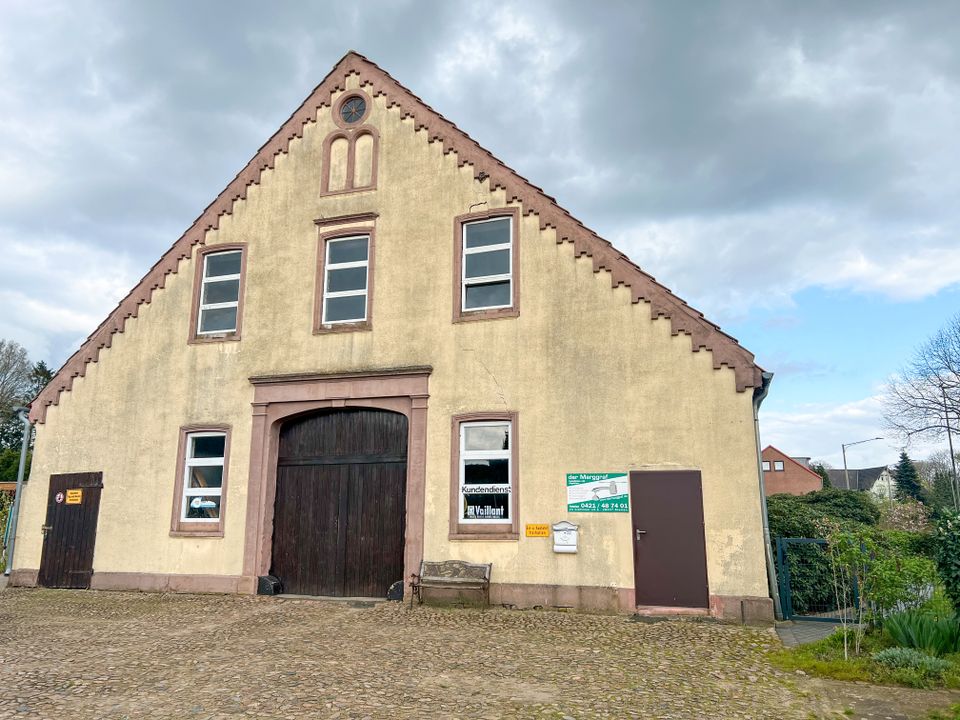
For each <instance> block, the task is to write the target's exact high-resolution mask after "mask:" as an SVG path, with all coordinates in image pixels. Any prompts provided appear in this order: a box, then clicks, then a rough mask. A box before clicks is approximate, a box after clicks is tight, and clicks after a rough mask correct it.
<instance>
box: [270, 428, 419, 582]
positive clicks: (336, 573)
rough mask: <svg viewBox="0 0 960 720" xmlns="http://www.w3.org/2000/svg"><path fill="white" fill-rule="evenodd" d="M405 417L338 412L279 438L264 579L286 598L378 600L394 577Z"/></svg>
mask: <svg viewBox="0 0 960 720" xmlns="http://www.w3.org/2000/svg"><path fill="white" fill-rule="evenodd" d="M406 479H407V418H406V417H405V416H404V415H401V414H399V413H393V412H388V411H385V410H352V409H351V410H341V411H335V412H324V413H321V414H316V415H309V416H307V417H302V418H298V419H295V420H292V421H290V422H288V423H286V424H285V425H284V426H283V427H282V428H281V431H280V451H279V457H278V460H277V494H276V505H275V509H274V520H273V565H272V569H271V574H272V575H275V576H276V577H278V578H279V579H280V581H281V582H282V583H283V591H284V592H285V593H291V594H296V595H332V596H339V597H385V596H386V594H387V590H388V589H389V587H390V585H391V584H393V583H394V582H396V581H397V580H403V547H404V519H405V514H406Z"/></svg>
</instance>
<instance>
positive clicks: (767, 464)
mask: <svg viewBox="0 0 960 720" xmlns="http://www.w3.org/2000/svg"><path fill="white" fill-rule="evenodd" d="M763 470H764V472H770V461H769V460H764V461H763Z"/></svg>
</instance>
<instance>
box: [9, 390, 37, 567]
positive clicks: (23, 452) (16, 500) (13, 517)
mask: <svg viewBox="0 0 960 720" xmlns="http://www.w3.org/2000/svg"><path fill="white" fill-rule="evenodd" d="M15 412H16V413H17V415H18V416H19V417H20V422H22V423H23V440H22V441H21V443H20V467H19V468H18V469H17V489H16V492H15V494H14V496H13V507H12V508H10V546H9V549H8V550H7V567H6V569H5V570H4V571H3V574H4V575H9V574H10V570H11V568H13V549H14V545H15V544H16V542H17V516H18V515H19V514H20V497H21V496H22V495H23V471H24V469H25V468H26V465H27V446H28V445H29V444H30V416H29V413H30V409H29V408H25V407H20V408H15Z"/></svg>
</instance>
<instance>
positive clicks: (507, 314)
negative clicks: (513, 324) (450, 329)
mask: <svg viewBox="0 0 960 720" xmlns="http://www.w3.org/2000/svg"><path fill="white" fill-rule="evenodd" d="M515 317H520V308H516V307H508V308H498V309H497V310H461V311H459V312H458V313H456V315H454V318H453V321H454V322H455V323H460V322H470V321H471V320H499V319H500V318H515Z"/></svg>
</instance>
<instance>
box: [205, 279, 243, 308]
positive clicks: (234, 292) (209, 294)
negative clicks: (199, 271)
mask: <svg viewBox="0 0 960 720" xmlns="http://www.w3.org/2000/svg"><path fill="white" fill-rule="evenodd" d="M239 297H240V280H239V279H238V280H220V281H218V282H207V283H204V284H203V298H202V299H201V301H200V302H201V303H203V304H204V305H210V304H213V303H224V302H237V299H238V298H239Z"/></svg>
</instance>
